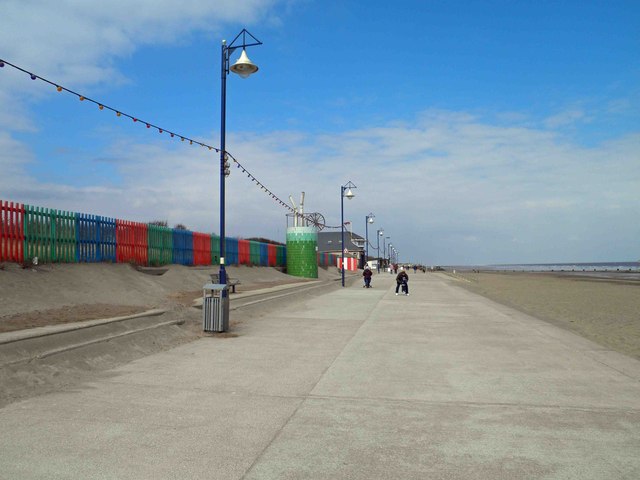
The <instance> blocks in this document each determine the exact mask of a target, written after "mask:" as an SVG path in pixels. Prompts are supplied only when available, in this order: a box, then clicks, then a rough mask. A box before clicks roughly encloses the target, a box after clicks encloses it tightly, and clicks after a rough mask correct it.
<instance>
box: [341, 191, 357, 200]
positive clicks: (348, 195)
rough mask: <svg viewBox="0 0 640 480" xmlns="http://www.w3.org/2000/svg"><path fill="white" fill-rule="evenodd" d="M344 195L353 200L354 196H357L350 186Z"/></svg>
mask: <svg viewBox="0 0 640 480" xmlns="http://www.w3.org/2000/svg"><path fill="white" fill-rule="evenodd" d="M344 196H345V197H347V199H349V200H351V199H352V198H353V197H355V196H356V194H355V193H353V190H351V188H348V189H347V191H346V192H344Z"/></svg>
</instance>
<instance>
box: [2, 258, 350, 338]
mask: <svg viewBox="0 0 640 480" xmlns="http://www.w3.org/2000/svg"><path fill="white" fill-rule="evenodd" d="M217 272H218V267H217V266H210V267H185V266H182V265H171V266H168V267H167V270H166V272H165V273H164V274H162V275H151V274H149V273H144V272H143V271H140V270H138V269H136V268H135V267H134V266H132V265H129V264H102V263H100V264H91V263H85V264H55V265H38V266H36V267H32V268H26V269H24V268H22V267H21V266H20V265H16V264H3V265H2V268H0V292H1V293H0V295H1V299H2V301H1V302H0V322H3V323H5V324H7V325H8V324H9V323H11V324H12V325H14V326H13V327H11V328H10V329H11V330H14V329H16V327H15V325H19V324H20V321H21V318H22V317H21V315H24V321H25V322H26V323H25V325H26V324H27V323H28V324H29V325H30V326H39V325H46V324H50V323H66V322H70V321H78V320H86V319H89V318H105V317H109V316H112V315H111V313H112V311H116V312H122V311H131V312H132V313H133V312H136V311H142V310H145V309H151V308H165V309H172V308H174V307H176V306H187V305H190V304H191V303H192V302H193V299H194V298H197V297H198V296H199V295H202V286H203V285H204V284H205V283H208V282H210V274H212V273H217ZM227 273H228V275H229V276H230V277H232V278H237V279H238V280H240V285H239V286H238V288H237V289H238V291H243V290H255V289H258V288H265V287H271V286H275V285H282V284H287V283H297V282H303V281H305V280H306V279H303V278H299V277H293V276H290V275H286V274H284V273H282V272H281V271H279V270H277V269H275V268H270V267H248V266H238V267H235V266H232V267H228V268H227ZM336 278H338V274H337V269H336V268H329V269H326V270H325V269H320V270H319V279H320V280H325V281H327V280H331V279H336ZM34 322H35V323H34ZM37 324H39V325H37ZM7 328H8V327H7ZM25 328H27V327H26V326H25Z"/></svg>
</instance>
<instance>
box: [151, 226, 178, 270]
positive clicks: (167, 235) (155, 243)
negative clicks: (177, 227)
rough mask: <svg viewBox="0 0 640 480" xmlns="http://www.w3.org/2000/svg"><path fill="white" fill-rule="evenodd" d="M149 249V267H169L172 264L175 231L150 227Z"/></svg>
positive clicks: (167, 228)
mask: <svg viewBox="0 0 640 480" xmlns="http://www.w3.org/2000/svg"><path fill="white" fill-rule="evenodd" d="M147 248H148V262H149V265H151V266H157V265H169V264H170V263H172V261H173V230H172V229H171V228H169V227H161V226H159V225H148V228H147Z"/></svg>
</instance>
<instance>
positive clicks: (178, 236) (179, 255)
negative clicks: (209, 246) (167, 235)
mask: <svg viewBox="0 0 640 480" xmlns="http://www.w3.org/2000/svg"><path fill="white" fill-rule="evenodd" d="M173 263H178V264H180V265H193V232H190V231H189V230H176V229H174V230H173Z"/></svg>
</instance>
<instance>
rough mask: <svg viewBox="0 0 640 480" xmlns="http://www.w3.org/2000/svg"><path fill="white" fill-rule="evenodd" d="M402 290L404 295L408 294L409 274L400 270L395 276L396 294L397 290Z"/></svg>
mask: <svg viewBox="0 0 640 480" xmlns="http://www.w3.org/2000/svg"><path fill="white" fill-rule="evenodd" d="M400 287H402V290H403V291H404V293H405V295H409V275H407V272H405V271H404V270H400V273H399V274H398V276H397V277H396V295H398V290H400Z"/></svg>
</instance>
